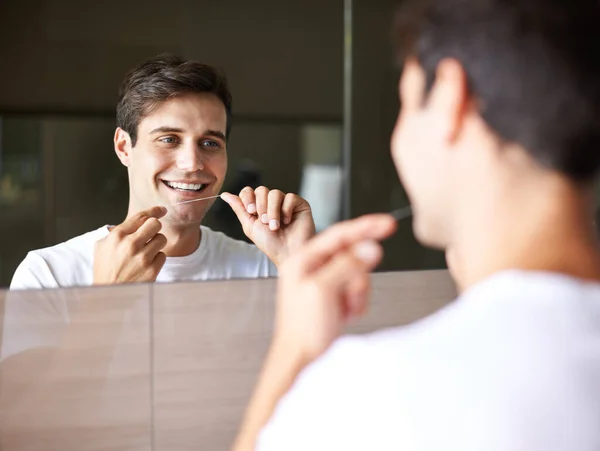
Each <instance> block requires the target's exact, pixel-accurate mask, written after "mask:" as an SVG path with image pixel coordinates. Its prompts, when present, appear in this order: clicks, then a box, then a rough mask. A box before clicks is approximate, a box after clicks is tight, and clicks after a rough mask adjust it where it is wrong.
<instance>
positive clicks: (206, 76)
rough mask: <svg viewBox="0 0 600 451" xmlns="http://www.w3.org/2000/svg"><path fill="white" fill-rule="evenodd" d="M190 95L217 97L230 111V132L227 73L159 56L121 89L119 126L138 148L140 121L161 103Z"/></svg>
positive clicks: (132, 74) (128, 77)
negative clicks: (183, 95) (198, 94)
mask: <svg viewBox="0 0 600 451" xmlns="http://www.w3.org/2000/svg"><path fill="white" fill-rule="evenodd" d="M189 92H198V93H200V92H208V93H213V94H215V95H216V96H217V97H218V98H219V99H220V100H221V101H222V102H223V105H225V111H226V112H227V130H226V136H227V137H229V133H230V132H231V93H230V92H229V87H228V83H227V77H226V76H225V74H224V73H223V72H222V71H220V70H219V69H216V68H214V67H211V66H208V65H206V64H202V63H199V62H196V61H188V60H185V59H183V58H181V57H179V56H175V55H168V54H163V55H159V56H156V57H154V58H152V59H150V60H148V61H146V62H144V63H142V64H141V65H139V66H138V67H136V68H135V69H133V70H132V71H131V72H129V73H128V74H127V75H126V76H125V79H124V80H123V83H122V84H121V88H120V89H119V103H118V104H117V127H121V128H122V129H123V130H125V131H126V132H127V133H129V136H130V137H131V143H132V145H134V146H135V143H136V141H137V129H138V125H139V124H140V122H141V120H142V119H143V118H144V117H146V116H147V115H149V114H150V113H152V111H153V110H154V109H155V108H156V107H157V106H158V105H160V104H161V103H162V102H164V101H166V100H169V99H172V98H174V97H176V96H178V95H181V94H185V93H189Z"/></svg>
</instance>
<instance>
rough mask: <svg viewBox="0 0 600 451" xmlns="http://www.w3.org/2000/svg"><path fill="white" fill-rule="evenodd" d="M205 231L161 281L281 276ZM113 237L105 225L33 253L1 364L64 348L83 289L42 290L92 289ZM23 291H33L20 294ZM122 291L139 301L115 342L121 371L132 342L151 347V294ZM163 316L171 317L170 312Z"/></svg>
mask: <svg viewBox="0 0 600 451" xmlns="http://www.w3.org/2000/svg"><path fill="white" fill-rule="evenodd" d="M201 230H202V239H201V241H200V246H199V247H198V249H197V250H196V251H195V252H194V253H193V254H191V255H188V256H186V257H169V258H167V261H166V263H165V265H164V266H163V268H162V270H161V272H160V274H159V275H158V278H157V282H174V281H205V280H224V279H238V278H239V279H246V278H264V277H270V276H276V275H277V270H276V268H275V265H274V264H273V263H271V261H270V260H269V259H268V258H267V257H266V255H265V254H263V253H262V252H261V251H260V250H259V249H258V248H257V247H256V246H253V245H251V244H248V243H245V242H243V241H238V240H234V239H232V238H229V237H227V236H226V235H224V234H223V233H220V232H214V231H212V230H211V229H209V228H207V227H201ZM108 234H109V230H108V227H106V226H104V227H102V228H100V229H98V230H94V231H92V232H89V233H86V234H85V235H81V236H78V237H76V238H73V239H71V240H69V241H66V242H64V243H61V244H59V245H57V246H53V247H49V248H46V249H40V250H37V251H32V252H30V253H29V254H28V255H27V257H26V258H25V260H24V261H23V262H22V263H21V265H20V266H19V267H18V269H17V271H16V272H15V274H14V276H13V280H12V283H11V292H9V293H7V295H6V299H5V311H4V321H3V327H2V329H3V331H2V333H3V340H2V348H1V349H0V360H4V359H6V358H8V357H10V356H11V355H15V354H19V353H21V352H24V351H27V350H30V349H36V348H43V347H55V346H59V344H60V342H61V337H62V335H63V334H64V333H65V332H66V331H67V328H68V326H69V324H70V322H71V314H72V311H73V310H74V309H77V306H78V304H79V302H80V293H79V292H78V290H49V291H48V290H39V289H40V288H58V287H61V288H62V287H77V286H84V287H85V286H89V285H91V284H92V282H93V257H94V245H95V243H96V241H98V240H100V239H102V238H104V237H106V236H107V235H108ZM23 289H33V291H30V292H28V293H26V294H21V293H19V291H20V290H23ZM122 290H128V291H126V293H127V296H128V297H129V298H139V299H138V300H137V301H136V302H132V305H131V307H128V308H125V307H124V311H125V312H126V314H125V317H124V320H123V326H122V331H121V333H120V336H119V338H118V340H117V342H116V343H114V349H115V351H114V352H115V354H119V355H115V358H114V359H113V364H112V365H111V366H112V367H113V368H114V369H115V370H116V371H119V368H130V367H131V365H132V358H131V356H130V355H126V353H125V354H124V352H125V351H123V349H124V348H126V347H127V346H126V345H127V344H128V343H132V342H133V343H135V342H142V343H144V345H147V343H145V341H144V340H145V339H146V338H147V334H148V331H147V330H146V329H147V328H148V324H149V311H148V302H147V292H146V291H145V290H139V289H137V288H135V287H128V288H122ZM81 294H82V295H84V293H81ZM131 300H132V299H129V301H131ZM162 314H163V315H167V314H168V312H162ZM140 330H141V332H140ZM140 337H142V338H140ZM148 346H149V345H148ZM121 354H124V356H123V355H121ZM142 366H143V365H142Z"/></svg>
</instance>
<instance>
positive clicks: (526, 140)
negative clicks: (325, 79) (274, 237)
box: [235, 0, 600, 451]
mask: <svg viewBox="0 0 600 451" xmlns="http://www.w3.org/2000/svg"><path fill="white" fill-rule="evenodd" d="M599 21H600V5H599V4H598V2H597V1H595V0H581V1H571V2H564V1H558V0H550V1H549V0H485V1H477V0H430V1H419V2H416V3H414V4H412V5H411V6H407V9H406V10H403V11H402V12H401V14H400V19H399V31H400V36H401V37H400V42H401V44H402V47H403V49H402V50H403V55H404V56H405V59H404V70H403V74H402V77H401V81H400V98H401V103H402V110H401V113H400V115H399V119H398V122H397V126H396V129H395V132H394V136H393V138H392V157H393V160H394V162H395V164H396V167H397V170H398V173H399V175H400V177H401V179H402V181H403V183H404V186H405V187H406V190H407V192H408V195H409V198H410V200H411V203H412V206H413V208H414V223H413V228H414V232H415V235H416V236H417V237H418V239H419V240H420V241H421V242H422V243H423V244H426V245H428V246H431V247H435V248H440V249H451V254H449V260H450V261H451V267H452V272H453V275H454V277H455V279H456V281H457V284H458V286H459V288H460V292H461V294H460V296H459V298H458V299H457V300H456V301H455V302H454V303H452V304H450V305H449V306H447V307H446V308H444V309H442V311H440V312H438V313H436V314H434V315H432V316H431V317H429V318H426V319H424V320H422V321H419V322H417V323H415V324H412V325H410V326H408V327H405V328H398V329H392V330H388V331H383V332H379V333H375V334H372V335H368V336H363V337H348V338H342V339H339V340H336V339H337V337H338V336H339V335H340V333H341V331H342V329H343V326H344V325H345V324H346V322H347V321H348V320H349V319H350V318H353V317H355V316H357V315H360V314H361V313H362V312H363V311H364V310H365V309H366V306H367V301H368V299H367V298H368V287H369V276H368V273H369V271H370V270H371V269H372V268H373V267H375V265H376V264H377V263H378V262H379V260H380V258H381V248H380V247H379V245H378V244H377V241H379V240H381V239H383V238H385V237H386V236H388V235H390V234H391V233H392V232H393V230H394V221H393V220H392V219H391V218H389V217H388V216H385V215H383V216H368V217H364V218H360V219H357V220H354V221H351V222H348V223H344V224H340V225H337V226H335V227H333V228H332V229H331V230H329V231H327V232H324V233H323V234H321V235H319V236H318V237H316V238H315V239H314V240H312V241H311V242H309V243H308V244H307V245H306V247H305V248H304V249H303V250H302V251H301V252H299V253H298V254H297V255H296V256H295V257H294V258H291V259H289V260H288V261H287V262H286V264H285V265H284V267H283V268H282V271H281V277H280V281H279V284H280V285H279V295H278V312H277V317H276V323H275V332H274V338H273V342H272V347H271V350H270V352H269V355H268V357H267V360H266V362H265V366H264V369H263V373H262V375H261V378H260V381H259V383H258V385H257V387H256V391H255V394H254V397H253V400H252V402H251V404H250V406H249V408H248V412H247V416H246V419H245V422H244V425H243V427H242V430H241V432H240V435H239V437H238V440H237V443H236V447H235V449H236V450H250V449H257V450H260V451H270V450H286V451H292V450H308V449H310V450H311V451H318V450H333V449H336V450H345V451H350V450H366V449H369V450H378V451H380V450H403V451H415V450H418V451H423V450H427V451H429V450H441V449H444V450H461V451H474V450H478V451H480V450H486V451H499V450H507V451H508V450H511V451H515V450H528V451H542V450H544V451H547V450H553V451H567V450H578V451H595V450H598V449H600V428H599V427H598V425H600V252H599V249H598V244H597V240H596V238H595V236H594V230H593V227H592V219H593V218H592V214H593V213H592V211H593V208H592V206H593V203H592V197H593V196H592V188H593V179H594V177H595V175H596V174H597V173H598V169H599V168H600V151H599V149H600V127H599V124H600V54H599V53H598V51H597V50H598V48H599V47H600V28H599V27H598V22H599ZM288 391H289V392H288ZM286 392H287V394H286ZM269 419H270V420H269ZM265 424H266V426H265ZM261 430H262V433H260V434H259V431H261Z"/></svg>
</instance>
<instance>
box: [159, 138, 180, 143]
mask: <svg viewBox="0 0 600 451" xmlns="http://www.w3.org/2000/svg"><path fill="white" fill-rule="evenodd" d="M159 141H160V142H162V143H165V144H177V138H176V137H175V136H165V137H164V138H160V139H159Z"/></svg>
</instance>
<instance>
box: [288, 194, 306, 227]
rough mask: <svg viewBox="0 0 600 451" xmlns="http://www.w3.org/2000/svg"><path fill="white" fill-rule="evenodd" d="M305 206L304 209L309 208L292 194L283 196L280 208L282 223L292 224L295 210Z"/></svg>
mask: <svg viewBox="0 0 600 451" xmlns="http://www.w3.org/2000/svg"><path fill="white" fill-rule="evenodd" d="M302 206H306V208H310V207H309V205H308V202H306V201H305V200H304V199H302V198H301V197H300V196H298V195H297V194H294V193H288V194H286V195H285V199H284V200H283V205H282V207H281V214H282V215H283V223H284V224H286V225H287V224H289V223H291V222H292V218H293V217H294V212H295V211H296V209H297V208H299V207H302Z"/></svg>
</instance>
